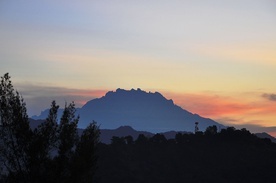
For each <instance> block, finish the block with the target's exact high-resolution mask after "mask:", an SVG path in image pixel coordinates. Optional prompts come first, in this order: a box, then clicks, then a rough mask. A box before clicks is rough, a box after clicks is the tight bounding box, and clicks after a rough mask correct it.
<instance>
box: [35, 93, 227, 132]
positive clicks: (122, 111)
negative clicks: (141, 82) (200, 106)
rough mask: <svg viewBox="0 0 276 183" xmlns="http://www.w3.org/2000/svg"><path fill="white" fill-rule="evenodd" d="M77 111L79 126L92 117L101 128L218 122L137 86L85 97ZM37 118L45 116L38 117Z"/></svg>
mask: <svg viewBox="0 0 276 183" xmlns="http://www.w3.org/2000/svg"><path fill="white" fill-rule="evenodd" d="M77 113H78V114H79V115H80V121H79V127H80V128H85V127H86V126H87V125H88V124H89V123H90V122H92V120H95V121H96V122H97V123H98V124H99V125H100V128H101V129H116V128H118V127H120V126H131V127H132V128H134V129H137V130H139V131H149V132H153V133H159V132H165V131H171V130H174V131H190V132H192V131H194V128H195V122H199V125H198V126H199V129H200V130H202V131H204V130H205V129H206V128H207V127H208V126H211V125H217V126H218V127H220V128H221V127H222V125H220V124H219V123H217V122H215V121H213V120H211V119H208V118H203V117H201V116H199V115H197V114H192V113H190V112H189V111H187V110H185V109H182V108H181V107H179V106H177V105H175V104H174V102H173V101H172V100H168V99H166V98H165V97H164V96H163V95H162V94H161V93H159V92H154V93H152V92H146V91H143V90H141V89H139V88H138V89H136V90H135V89H131V90H124V89H120V88H118V89H117V90H116V91H110V92H107V93H106V94H105V95H104V96H103V97H101V98H97V99H93V100H90V101H88V102H87V103H86V104H85V105H84V106H83V107H82V108H80V109H78V110H77ZM38 119H45V118H42V117H40V118H39V117H38Z"/></svg>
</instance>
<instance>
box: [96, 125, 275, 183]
mask: <svg viewBox="0 0 276 183" xmlns="http://www.w3.org/2000/svg"><path fill="white" fill-rule="evenodd" d="M214 129H215V128H214V126H213V127H210V128H208V129H207V130H206V132H205V133H203V132H199V133H197V134H181V133H178V134H176V136H175V138H174V139H169V140H168V139H166V138H165V136H164V135H162V134H155V135H154V136H152V137H146V136H145V135H139V136H138V138H137V139H136V140H134V139H133V138H132V137H131V136H126V137H113V138H112V139H111V142H112V143H111V144H109V145H107V144H99V146H98V154H99V159H98V169H97V171H96V175H95V182H101V183H109V182H113V183H117V182H118V183H122V182H125V183H127V182H134V183H136V182H137V183H140V182H158V183H163V182H164V183H167V182H170V183H180V182H189V183H199V182H204V183H205V182H207V183H209V182H212V183H214V182H218V183H221V182H226V183H228V182H229V183H230V182H231V183H232V182H235V183H236V182H237V183H239V182H240V183H244V182H251V183H252V182H253V183H254V182H256V183H259V182H274V181H275V172H276V156H275V154H276V144H275V143H272V142H271V140H270V139H260V138H257V136H255V135H253V134H251V133H250V132H249V131H247V130H246V129H242V130H236V129H235V128H233V127H229V128H227V129H223V130H222V131H221V132H220V133H217V132H216V131H215V130H214Z"/></svg>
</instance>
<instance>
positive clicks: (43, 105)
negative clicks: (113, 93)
mask: <svg viewBox="0 0 276 183" xmlns="http://www.w3.org/2000/svg"><path fill="white" fill-rule="evenodd" d="M16 89H17V90H18V91H19V92H20V94H21V95H22V96H23V98H24V100H25V101H26V104H27V107H28V113H29V115H30V116H32V115H37V114H39V113H40V112H41V111H42V110H44V109H47V108H49V107H50V104H51V102H52V101H53V100H55V101H56V102H57V103H58V104H59V105H60V107H63V105H65V103H66V102H74V103H75V104H76V107H82V106H83V105H84V104H85V103H86V102H88V101H89V100H92V99H94V98H100V97H102V96H104V95H105V93H106V92H107V91H108V90H104V89H102V90H93V89H74V88H65V87H56V86H42V85H32V84H16Z"/></svg>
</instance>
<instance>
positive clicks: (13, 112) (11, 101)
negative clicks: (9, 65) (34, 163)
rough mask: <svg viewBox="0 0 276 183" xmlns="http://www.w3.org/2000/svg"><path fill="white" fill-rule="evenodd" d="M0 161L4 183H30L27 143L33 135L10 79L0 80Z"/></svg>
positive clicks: (6, 75) (22, 105)
mask: <svg viewBox="0 0 276 183" xmlns="http://www.w3.org/2000/svg"><path fill="white" fill-rule="evenodd" d="M0 96H1V98H0V125H1V126H0V139H1V141H0V161H2V164H3V165H4V172H7V173H8V179H7V181H11V182H29V180H28V179H29V177H28V176H27V174H28V172H29V169H28V163H29V157H28V150H29V143H26V142H30V140H31V136H32V132H31V129H30V126H29V121H28V115H27V109H26V104H25V102H24V100H23V98H22V97H21V96H20V95H19V93H18V92H17V91H15V90H14V88H13V85H12V83H11V81H10V76H9V74H8V73H6V74H5V75H4V76H3V77H1V85H0Z"/></svg>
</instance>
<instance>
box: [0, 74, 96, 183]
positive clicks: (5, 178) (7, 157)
mask: <svg viewBox="0 0 276 183" xmlns="http://www.w3.org/2000/svg"><path fill="white" fill-rule="evenodd" d="M0 95H1V98H0V170H1V172H0V182H1V181H2V182H19V183H20V182H23V183H37V182H92V181H93V175H94V173H95V167H96V160H97V158H96V146H97V144H98V142H99V129H98V127H97V125H96V123H95V122H93V123H91V124H90V125H89V126H88V127H87V128H86V129H85V130H84V131H83V134H82V135H81V137H80V138H79V135H78V129H77V124H78V120H79V117H78V116H77V117H75V112H76V109H75V105H74V103H70V104H69V105H68V106H67V105H65V109H64V112H63V115H62V117H61V119H60V122H59V123H58V119H57V111H58V108H59V106H58V105H56V103H55V101H53V102H52V105H51V109H50V110H49V115H48V117H47V119H46V120H45V121H44V122H43V123H42V124H41V125H39V126H38V127H37V128H36V129H34V130H31V129H30V125H29V121H28V115H27V110H26V105H25V103H24V101H23V98H22V97H21V96H20V95H19V93H18V92H17V91H15V90H14V89H13V85H12V84H11V81H10V76H9V75H8V74H5V75H4V76H3V77H1V85H0Z"/></svg>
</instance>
